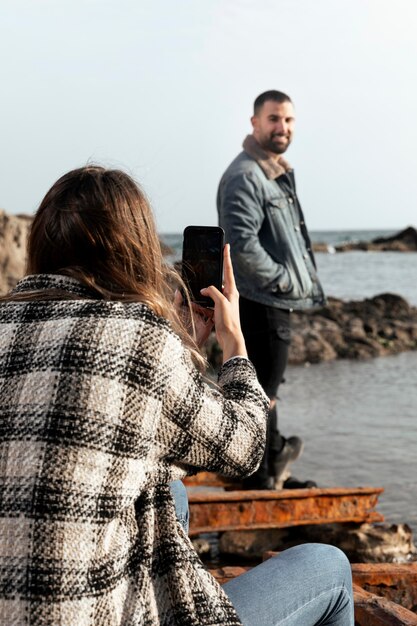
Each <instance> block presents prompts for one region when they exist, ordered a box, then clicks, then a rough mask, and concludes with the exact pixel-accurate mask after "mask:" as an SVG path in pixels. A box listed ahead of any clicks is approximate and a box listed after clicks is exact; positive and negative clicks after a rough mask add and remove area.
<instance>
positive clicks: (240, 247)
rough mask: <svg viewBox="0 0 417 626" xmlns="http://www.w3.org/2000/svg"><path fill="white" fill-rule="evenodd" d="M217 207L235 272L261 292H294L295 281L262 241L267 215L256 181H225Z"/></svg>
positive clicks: (247, 178) (237, 178)
mask: <svg viewBox="0 0 417 626" xmlns="http://www.w3.org/2000/svg"><path fill="white" fill-rule="evenodd" d="M217 206H218V212H219V219H220V225H221V226H222V227H223V228H224V230H225V233H226V241H228V242H229V243H230V249H231V254H232V261H233V266H234V267H235V269H236V270H237V271H238V272H239V273H240V274H241V275H244V276H247V279H248V281H250V282H251V283H252V284H255V285H257V286H258V288H260V289H270V290H271V291H273V290H274V289H276V288H278V289H279V291H280V292H281V293H286V292H288V291H290V290H291V279H290V276H289V274H288V271H287V269H286V268H285V267H284V265H282V264H281V263H278V262H277V261H276V260H275V259H273V258H272V257H271V255H270V254H268V252H267V251H266V250H265V248H264V247H263V246H262V245H261V243H260V241H259V231H260V230H261V228H262V224H263V221H264V219H265V213H264V206H263V198H262V197H261V191H260V189H259V186H258V185H257V184H256V180H255V179H254V177H253V176H252V175H251V174H245V173H239V174H235V175H233V176H230V177H227V178H225V179H223V180H222V181H221V183H220V187H219V193H218V197H217Z"/></svg>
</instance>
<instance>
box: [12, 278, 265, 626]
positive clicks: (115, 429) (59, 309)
mask: <svg viewBox="0 0 417 626" xmlns="http://www.w3.org/2000/svg"><path fill="white" fill-rule="evenodd" d="M43 289H57V290H59V291H67V292H68V291H69V292H71V293H74V294H75V295H76V298H75V299H58V300H51V299H49V300H47V299H44V300H42V299H39V298H38V299H34V300H31V301H9V302H2V303H1V304H0V430H1V435H0V494H1V495H0V623H1V624H4V625H7V626H23V625H24V624H31V625H36V626H104V625H105V626H115V625H124V626H133V625H139V624H140V625H144V626H145V625H146V626H153V625H156V624H162V625H166V626H168V625H169V626H171V625H178V626H197V625H201V626H203V625H204V626H209V625H212V626H214V625H220V624H222V625H235V624H236V625H237V624H239V623H240V622H239V620H238V618H237V616H236V613H235V611H234V610H233V608H232V607H231V605H230V603H229V601H228V600H227V598H226V596H225V594H224V593H223V591H222V590H221V588H220V587H219V586H218V584H217V583H216V582H215V581H214V579H213V578H212V577H211V576H210V575H209V574H208V573H207V572H206V571H205V570H204V567H203V565H202V564H201V562H200V561H199V559H198V557H197V555H196V553H195V552H194V549H193V547H192V545H191V543H190V541H189V540H188V538H187V537H186V536H185V534H184V533H183V531H182V528H181V526H180V524H179V523H177V521H176V518H175V509H174V506H173V502H172V498H171V495H170V491H169V487H168V483H169V482H170V481H171V480H174V479H176V478H181V477H183V476H184V475H185V474H186V473H187V472H190V471H193V470H195V468H204V469H208V470H212V471H216V472H221V473H223V474H226V475H232V476H233V475H235V476H242V475H246V474H249V473H251V472H253V471H254V470H255V469H256V467H257V464H258V463H259V461H260V458H261V456H262V450H263V444H264V436H265V422H266V410H267V404H268V402H267V398H266V396H265V395H264V393H263V391H262V389H261V388H260V386H259V384H258V382H257V379H256V375H255V372H254V369H253V367H252V365H251V364H250V363H249V362H248V361H246V360H244V359H234V360H232V361H229V362H228V363H226V365H225V366H223V368H222V370H221V373H220V377H219V385H220V387H219V389H218V390H215V389H212V388H210V387H209V386H208V385H207V384H206V383H205V382H204V381H203V380H202V377H201V376H200V374H199V373H198V372H197V371H196V369H195V368H194V366H193V365H192V363H191V359H190V356H189V353H188V351H187V350H186V349H185V348H184V347H183V345H182V343H181V341H180V339H179V338H178V336H177V335H176V334H175V333H174V332H173V331H172V330H171V327H170V325H169V323H168V322H167V321H166V320H164V319H162V318H160V317H158V316H157V315H155V314H154V313H153V312H152V311H151V310H150V309H149V308H148V307H147V306H146V305H144V304H140V303H122V302H109V301H103V300H97V299H94V298H93V297H92V294H89V293H88V291H87V290H86V288H85V287H83V286H81V285H80V284H79V283H77V282H76V281H74V280H73V279H70V278H66V277H63V276H29V277H26V278H25V279H24V280H23V281H21V282H20V283H19V285H18V287H17V288H16V291H18V292H23V291H27V292H31V291H33V292H35V293H39V290H43Z"/></svg>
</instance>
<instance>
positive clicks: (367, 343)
mask: <svg viewBox="0 0 417 626" xmlns="http://www.w3.org/2000/svg"><path fill="white" fill-rule="evenodd" d="M292 326H293V340H292V344H291V346H290V353H289V362H290V363H291V364H300V363H306V362H309V363H317V362H319V361H326V360H331V359H335V358H341V359H366V358H370V357H376V356H384V355H387V354H395V353H398V352H403V351H405V350H415V349H416V348H417V340H416V337H417V308H416V307H411V306H410V305H409V304H408V302H407V301H406V300H404V298H402V297H401V296H398V295H396V294H391V293H386V294H380V295H378V296H375V297H374V298H369V299H366V300H361V301H353V302H344V301H342V300H338V299H336V298H329V301H328V304H327V305H326V306H324V307H321V308H319V309H315V310H312V311H306V312H297V311H296V312H294V313H293V314H292Z"/></svg>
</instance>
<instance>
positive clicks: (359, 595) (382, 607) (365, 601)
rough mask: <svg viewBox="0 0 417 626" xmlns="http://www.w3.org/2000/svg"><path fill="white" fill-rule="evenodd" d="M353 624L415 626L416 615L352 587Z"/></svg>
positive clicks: (363, 625) (360, 625)
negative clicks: (353, 604)
mask: <svg viewBox="0 0 417 626" xmlns="http://www.w3.org/2000/svg"><path fill="white" fill-rule="evenodd" d="M353 599H354V603H355V624H358V626H417V615H416V614H415V613H413V612H412V611H409V610H408V609H405V608H404V607H402V606H400V605H399V604H396V603H395V602H391V600H387V598H382V597H381V596H377V595H375V594H373V593H369V592H368V591H365V590H364V589H362V587H359V585H356V584H354V585H353Z"/></svg>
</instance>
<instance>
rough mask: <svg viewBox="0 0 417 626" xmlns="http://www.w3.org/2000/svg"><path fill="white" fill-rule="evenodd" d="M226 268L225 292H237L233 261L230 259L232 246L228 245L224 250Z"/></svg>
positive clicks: (224, 266)
mask: <svg viewBox="0 0 417 626" xmlns="http://www.w3.org/2000/svg"><path fill="white" fill-rule="evenodd" d="M223 268H224V291H225V293H233V292H234V291H235V290H236V283H235V276H234V274H233V266H232V259H231V257H230V244H229V243H227V244H226V245H225V247H224V250H223Z"/></svg>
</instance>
